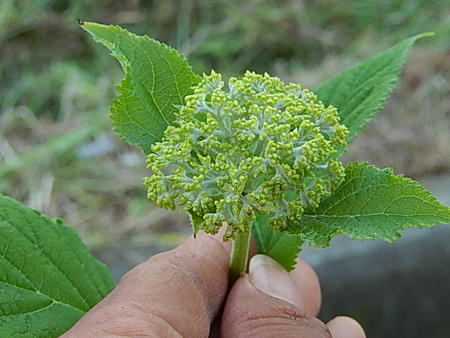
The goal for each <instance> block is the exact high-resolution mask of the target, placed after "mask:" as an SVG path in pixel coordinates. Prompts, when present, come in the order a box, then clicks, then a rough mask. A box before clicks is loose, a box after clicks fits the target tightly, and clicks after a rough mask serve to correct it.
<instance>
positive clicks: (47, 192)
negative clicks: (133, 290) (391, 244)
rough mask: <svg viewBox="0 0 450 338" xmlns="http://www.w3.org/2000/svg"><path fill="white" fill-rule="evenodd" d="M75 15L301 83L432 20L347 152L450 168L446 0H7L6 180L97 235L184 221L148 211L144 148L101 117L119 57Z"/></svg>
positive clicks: (197, 64)
mask: <svg viewBox="0 0 450 338" xmlns="http://www.w3.org/2000/svg"><path fill="white" fill-rule="evenodd" d="M78 18H79V19H81V20H85V21H96V22H102V23H111V24H119V25H122V26H125V27H126V28H127V29H129V30H131V31H133V32H135V33H138V34H144V33H145V34H148V35H150V36H152V37H154V38H156V39H159V40H162V41H165V42H167V43H168V44H170V45H172V46H174V47H175V48H177V49H178V50H179V51H181V52H183V53H184V54H186V55H188V57H189V59H190V60H191V61H192V63H193V65H194V68H195V69H196V70H197V71H198V72H203V71H208V70H209V69H210V68H215V69H216V70H217V71H219V72H221V73H225V74H227V75H235V74H240V73H242V71H244V70H246V69H251V70H255V71H258V72H264V71H267V72H269V73H273V74H275V75H278V76H281V77H283V78H284V79H286V80H291V81H296V82H299V83H302V84H304V85H305V86H309V87H314V86H316V85H317V84H319V83H320V82H321V81H323V80H324V79H325V78H327V77H329V76H330V75H332V74H335V73H337V72H338V71H340V70H342V69H343V68H345V67H347V66H349V65H352V64H354V63H355V62H357V61H359V60H362V59H364V58H365V57H368V56H370V55H373V54H374V53H375V52H377V51H380V50H382V49H383V48H385V47H387V46H389V45H392V44H394V43H395V42H398V41H400V40H401V39H403V38H405V37H408V36H411V35H413V34H416V33H419V32H424V31H434V32H436V36H435V37H434V38H431V39H428V41H424V42H422V43H421V45H420V46H419V47H416V48H415V49H414V50H413V53H412V56H411V58H410V59H409V62H408V66H407V68H406V72H405V75H404V77H403V78H402V80H401V85H400V88H399V89H398V90H397V91H396V92H395V95H394V97H393V99H392V100H390V102H389V104H388V106H387V107H386V109H385V111H384V113H383V114H382V116H381V117H380V118H379V119H378V120H375V121H374V122H373V123H372V124H370V126H369V128H368V130H367V132H366V133H365V134H364V135H363V136H362V137H361V138H360V139H359V140H358V142H357V143H356V144H355V145H354V146H353V148H352V151H351V152H350V154H349V155H348V156H347V158H348V159H351V160H369V161H372V162H373V163H375V164H377V165H378V166H387V165H389V166H394V167H395V168H397V169H398V170H401V171H402V172H406V173H407V174H409V175H412V176H416V177H417V176H421V175H428V174H433V173H439V172H446V171H447V172H448V171H449V170H450V163H449V160H448V158H450V150H449V149H450V147H449V145H450V135H449V134H450V133H449V132H448V131H449V130H450V111H449V107H450V95H449V91H450V85H449V78H450V76H449V75H450V61H449V60H450V6H449V5H448V0H433V1H429V0H409V1H403V0H348V1H337V0H314V1H313V0H305V1H298V0H278V1H275V0H247V1H238V0H228V1H225V0H164V1H156V0H154V1H138V0H126V1H119V0H98V1H88V0H2V1H0V79H1V81H0V161H1V162H0V191H1V192H3V193H6V194H8V195H10V196H13V197H15V198H18V199H19V200H21V201H24V202H26V203H28V204H29V205H31V206H33V207H35V208H38V209H40V210H43V211H45V212H47V213H49V214H50V215H54V216H60V217H64V218H66V219H67V220H68V223H69V224H73V225H74V226H76V227H77V228H78V230H79V231H80V232H81V233H82V234H84V235H85V236H86V237H87V238H88V240H89V241H90V243H91V244H93V245H98V244H100V243H103V242H105V241H106V242H110V241H114V240H116V239H119V238H122V237H129V236H130V235H136V238H138V237H139V236H141V237H140V238H141V239H142V237H143V236H142V234H144V233H148V229H149V227H150V228H151V229H152V231H155V232H158V231H159V230H160V229H162V227H164V231H170V230H171V229H172V230H173V229H176V228H172V226H171V227H169V229H167V224H168V223H170V224H172V225H174V226H175V225H176V223H177V222H178V223H179V222H183V221H184V219H181V218H179V217H178V218H173V217H172V215H173V214H168V213H166V212H164V211H160V210H158V209H152V210H150V212H149V206H150V202H147V201H146V200H145V189H143V188H142V187H141V178H142V176H144V175H146V170H145V163H144V157H143V156H142V155H141V153H140V152H139V151H138V150H136V149H132V148H129V147H128V146H126V145H124V144H123V143H122V142H121V141H119V140H117V139H116V138H115V137H114V136H112V133H111V131H110V127H109V122H108V118H107V115H108V113H107V112H108V109H109V105H110V102H111V99H112V98H113V96H114V84H115V83H117V82H118V81H119V80H120V78H121V76H122V74H121V71H120V67H119V66H118V65H117V63H116V62H115V61H114V60H113V58H111V57H109V56H108V53H107V52H106V50H104V49H103V48H102V47H100V46H98V45H96V44H94V43H93V42H92V41H91V40H90V38H89V37H88V36H87V34H85V33H84V32H82V30H81V29H80V28H79V27H78V23H77V19H78ZM86 130H87V131H86ZM94 134H97V135H96V136H95V135H94ZM431 149H432V151H430V150H431ZM185 229H186V230H187V231H189V228H188V227H186V228H185Z"/></svg>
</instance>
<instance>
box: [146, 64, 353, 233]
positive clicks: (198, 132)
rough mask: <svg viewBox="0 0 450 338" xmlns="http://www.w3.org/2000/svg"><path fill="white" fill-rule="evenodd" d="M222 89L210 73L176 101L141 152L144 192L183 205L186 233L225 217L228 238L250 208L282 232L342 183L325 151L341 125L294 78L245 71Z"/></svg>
mask: <svg viewBox="0 0 450 338" xmlns="http://www.w3.org/2000/svg"><path fill="white" fill-rule="evenodd" d="M224 86H225V83H224V81H223V80H222V77H221V75H220V74H217V73H215V72H214V71H213V72H211V74H210V75H204V76H203V79H202V80H201V82H200V83H199V84H198V85H197V86H195V87H194V88H193V94H192V95H189V96H187V97H186V98H185V102H186V103H185V105H184V106H183V107H181V109H180V111H179V113H178V116H177V119H176V121H175V125H174V126H170V127H168V128H167V129H166V131H165V134H164V138H163V140H162V141H160V142H158V143H156V144H154V145H153V147H152V150H153V153H151V154H150V155H149V156H148V167H149V168H150V169H151V170H152V172H153V175H152V176H150V177H148V178H146V179H145V184H146V186H147V187H148V197H149V198H150V199H152V200H154V201H155V202H156V203H157V204H158V206H160V207H163V208H168V209H178V210H182V211H186V212H188V213H189V214H190V215H191V219H192V222H193V227H194V232H196V231H198V230H199V229H203V230H204V231H206V232H209V233H216V232H217V231H218V230H219V228H220V227H221V226H222V224H223V222H226V223H227V224H228V231H227V233H226V235H225V236H226V237H227V238H229V237H234V234H235V233H237V232H241V231H248V229H249V228H250V225H251V223H252V222H253V220H254V219H255V217H256V214H267V215H270V216H271V217H270V219H269V221H268V223H269V225H270V226H272V227H273V228H274V230H276V231H283V230H284V229H285V228H286V222H287V221H288V220H295V219H299V218H301V217H302V215H303V213H304V211H305V210H313V209H315V208H317V206H318V204H319V202H320V200H321V199H323V198H324V197H326V196H328V195H329V194H330V193H331V192H332V191H333V190H334V189H335V188H336V187H337V186H338V185H339V184H340V183H341V182H342V180H343V178H344V169H343V166H342V163H341V162H339V161H337V160H335V159H334V155H335V154H336V152H337V149H338V148H339V147H342V146H345V145H346V137H347V134H348V130H347V128H346V127H345V126H344V125H342V124H340V121H339V116H338V113H337V110H336V109H335V108H334V107H332V106H328V107H325V106H324V105H323V103H322V102H321V101H319V100H318V99H317V97H316V95H314V94H313V93H312V92H310V91H309V90H307V89H303V88H302V87H301V86H299V85H297V84H284V83H283V82H282V81H281V80H280V79H278V78H276V77H271V76H269V75H268V74H264V75H259V74H255V73H252V72H247V73H245V75H244V77H243V78H242V79H237V78H231V79H230V80H229V81H228V91H227V90H225V89H224Z"/></svg>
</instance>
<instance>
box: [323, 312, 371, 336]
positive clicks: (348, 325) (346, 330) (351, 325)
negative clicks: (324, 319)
mask: <svg viewBox="0 0 450 338" xmlns="http://www.w3.org/2000/svg"><path fill="white" fill-rule="evenodd" d="M327 326H328V329H329V330H330V332H331V335H332V336H333V338H366V334H365V333H364V330H363V328H362V327H361V325H359V323H358V322H357V321H356V320H354V319H352V318H350V317H344V316H340V317H336V318H334V319H332V320H330V321H329V322H328V323H327Z"/></svg>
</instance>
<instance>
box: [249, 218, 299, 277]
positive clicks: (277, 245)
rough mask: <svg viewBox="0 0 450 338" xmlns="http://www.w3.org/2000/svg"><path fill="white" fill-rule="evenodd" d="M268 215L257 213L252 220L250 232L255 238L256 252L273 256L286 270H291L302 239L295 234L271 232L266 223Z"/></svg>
mask: <svg viewBox="0 0 450 338" xmlns="http://www.w3.org/2000/svg"><path fill="white" fill-rule="evenodd" d="M269 217H270V216H261V215H258V216H257V218H256V220H255V222H253V225H252V234H253V237H254V238H255V240H256V248H257V252H258V253H259V254H264V255H267V256H269V257H271V258H273V259H274V260H276V261H277V262H278V263H280V264H281V265H282V266H283V267H284V268H285V269H286V270H287V271H291V270H293V269H294V267H295V263H296V259H297V256H298V254H299V252H300V250H301V245H302V244H303V240H302V239H301V238H300V237H299V236H297V235H290V234H286V233H281V232H273V231H272V228H271V227H269V226H268V225H267V219H268V218H269Z"/></svg>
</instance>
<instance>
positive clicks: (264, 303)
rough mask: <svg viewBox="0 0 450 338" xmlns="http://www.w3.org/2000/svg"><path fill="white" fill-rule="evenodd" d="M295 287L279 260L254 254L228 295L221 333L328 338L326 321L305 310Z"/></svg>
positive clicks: (230, 334) (228, 334)
mask: <svg viewBox="0 0 450 338" xmlns="http://www.w3.org/2000/svg"><path fill="white" fill-rule="evenodd" d="M298 291H299V290H298V288H297V285H296V283H295V281H294V280H293V278H292V277H291V275H290V274H289V273H287V272H286V271H285V270H284V269H283V267H281V266H280V265H279V264H278V263H276V262H275V261H274V260H272V259H271V258H269V257H267V256H264V255H256V256H254V257H253V258H252V260H251V261H250V272H249V275H246V276H244V277H242V278H240V279H239V280H238V281H237V282H236V283H235V284H234V286H233V288H232V289H231V292H230V293H229V295H228V297H227V302H226V304H225V309H224V314H223V317H222V325H221V333H222V336H223V337H261V338H264V337H305V338H306V337H311V338H312V337H314V338H325V337H327V338H330V337H331V334H330V332H329V331H328V328H327V327H326V325H325V324H324V323H322V322H321V321H320V320H318V319H317V318H314V317H311V316H309V315H307V314H306V312H305V310H304V308H305V304H304V302H303V299H302V298H301V295H300V293H299V292H298Z"/></svg>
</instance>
